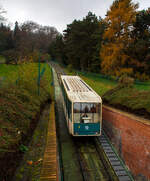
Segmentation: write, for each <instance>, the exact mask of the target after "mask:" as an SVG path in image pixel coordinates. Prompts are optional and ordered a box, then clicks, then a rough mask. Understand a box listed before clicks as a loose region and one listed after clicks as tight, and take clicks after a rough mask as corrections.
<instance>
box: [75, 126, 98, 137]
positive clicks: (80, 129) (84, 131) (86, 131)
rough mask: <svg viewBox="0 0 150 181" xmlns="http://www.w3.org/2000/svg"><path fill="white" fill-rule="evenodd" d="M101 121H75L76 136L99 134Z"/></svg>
mask: <svg viewBox="0 0 150 181" xmlns="http://www.w3.org/2000/svg"><path fill="white" fill-rule="evenodd" d="M100 127H101V126H100V123H74V136H84V135H85V136H98V135H99V134H100Z"/></svg>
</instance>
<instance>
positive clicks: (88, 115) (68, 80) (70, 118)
mask: <svg viewBox="0 0 150 181" xmlns="http://www.w3.org/2000/svg"><path fill="white" fill-rule="evenodd" d="M61 87H62V93H63V107H64V113H65V117H66V121H67V126H68V129H69V133H70V134H72V135H73V136H99V135H101V129H102V99H101V97H100V96H99V95H98V94H97V93H96V92H95V91H94V90H93V89H92V88H91V87H89V86H88V85H87V84H86V83H85V82H84V81H83V80H82V79H81V78H80V77H79V76H67V75H62V76H61Z"/></svg>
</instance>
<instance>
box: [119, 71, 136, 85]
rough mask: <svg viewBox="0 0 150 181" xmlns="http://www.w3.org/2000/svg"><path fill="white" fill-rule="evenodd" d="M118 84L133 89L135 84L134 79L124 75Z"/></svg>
mask: <svg viewBox="0 0 150 181" xmlns="http://www.w3.org/2000/svg"><path fill="white" fill-rule="evenodd" d="M118 82H119V85H120V86H121V87H132V86H133V84H134V78H132V77H129V76H128V75H126V74H124V75H122V76H121V77H120V78H119V81H118Z"/></svg>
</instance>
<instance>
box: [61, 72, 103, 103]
mask: <svg viewBox="0 0 150 181" xmlns="http://www.w3.org/2000/svg"><path fill="white" fill-rule="evenodd" d="M61 79H62V82H63V85H64V87H65V90H66V92H67V94H68V97H69V99H70V100H72V101H73V102H101V101H102V100H101V97H100V96H99V95H98V94H97V93H96V92H95V91H94V90H93V89H92V88H91V87H89V86H88V85H87V84H86V83H85V82H84V81H83V80H82V79H81V78H80V77H79V76H68V75H62V76H61Z"/></svg>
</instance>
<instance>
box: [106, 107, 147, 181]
mask: <svg viewBox="0 0 150 181" xmlns="http://www.w3.org/2000/svg"><path fill="white" fill-rule="evenodd" d="M136 119H137V118H136V117H135V118H134V117H132V116H131V117H130V115H129V116H128V115H124V114H122V113H120V112H118V111H116V110H114V109H109V108H108V107H103V127H104V129H105V131H106V132H107V134H108V136H109V137H110V139H111V140H112V142H113V143H114V145H115V147H116V148H117V150H118V151H119V154H120V155H121V157H122V158H123V159H124V161H125V162H126V165H127V166H128V167H129V169H130V170H131V171H132V173H133V174H134V176H135V177H136V176H138V175H143V176H145V177H146V178H148V179H150V122H149V123H148V122H147V123H146V122H142V121H141V120H136Z"/></svg>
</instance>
